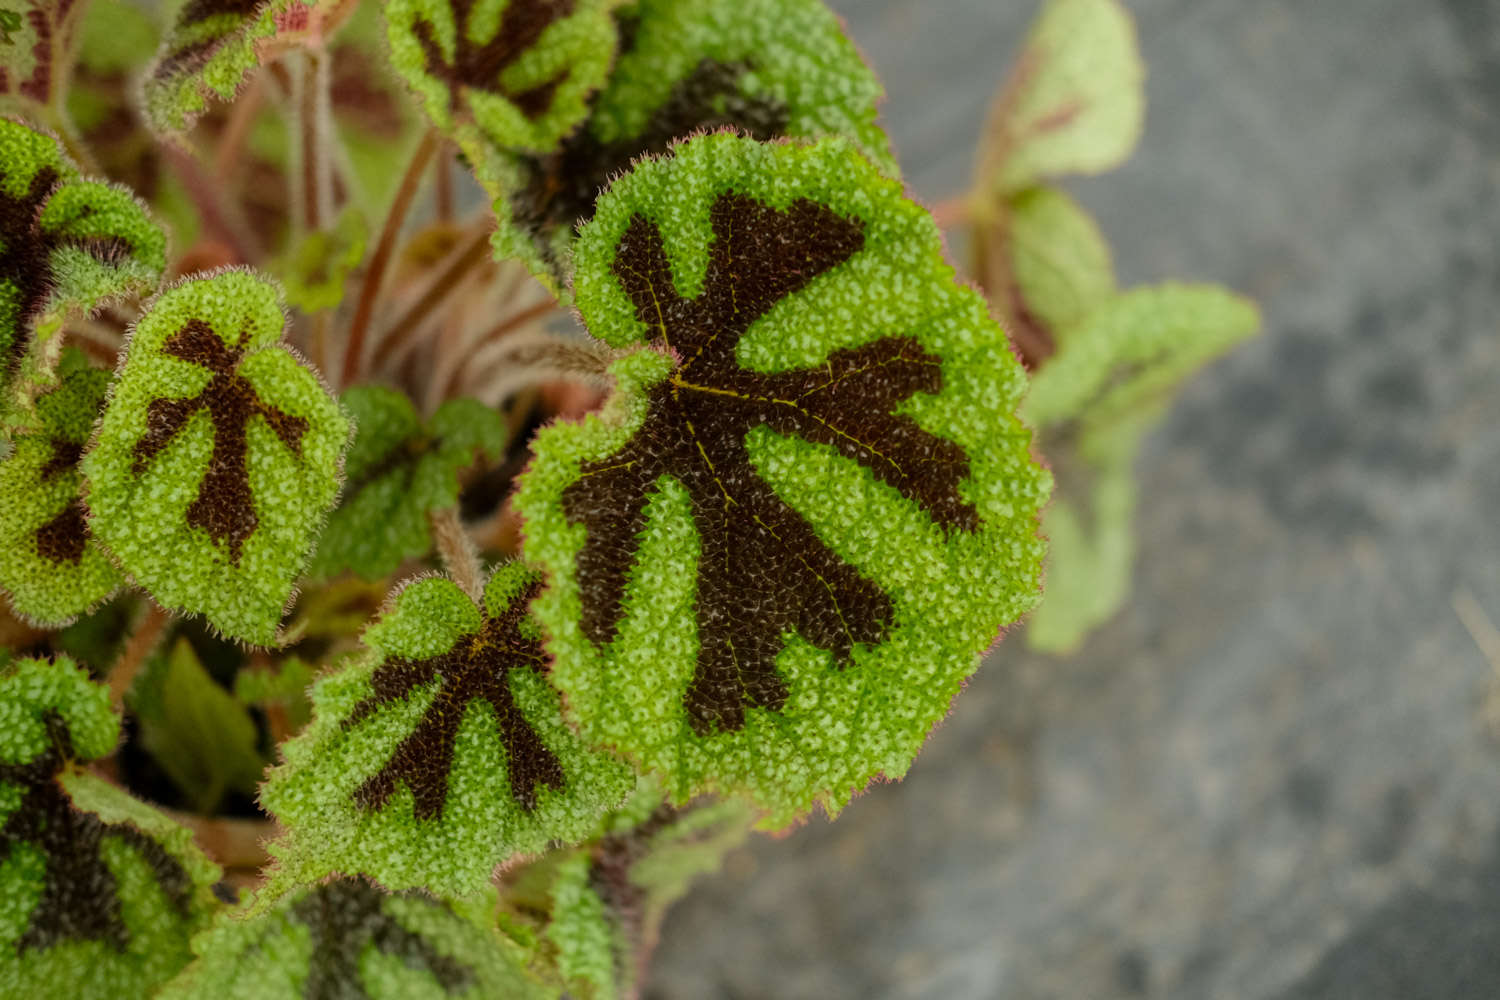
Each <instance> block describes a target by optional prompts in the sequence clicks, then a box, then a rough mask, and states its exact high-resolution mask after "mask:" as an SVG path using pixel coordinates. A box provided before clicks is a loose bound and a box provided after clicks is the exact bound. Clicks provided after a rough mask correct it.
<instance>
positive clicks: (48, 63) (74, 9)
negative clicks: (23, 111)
mask: <svg viewBox="0 0 1500 1000" xmlns="http://www.w3.org/2000/svg"><path fill="white" fill-rule="evenodd" d="M11 2H12V3H15V4H16V6H17V8H18V9H12V10H0V35H3V36H4V37H3V41H0V45H4V46H5V50H6V51H5V53H4V56H5V58H4V59H3V60H0V101H3V100H5V99H6V98H16V99H20V100H21V101H24V102H26V103H27V104H29V105H30V106H29V107H28V108H27V110H28V111H32V112H36V113H39V114H43V115H45V114H47V112H49V111H51V109H53V108H55V107H56V106H57V105H58V104H59V103H61V102H60V100H59V90H60V89H62V88H63V87H65V86H66V81H67V74H68V70H69V68H70V65H71V61H72V53H73V50H74V47H75V45H76V41H77V32H78V18H79V14H80V13H81V12H82V11H83V10H84V8H86V7H87V6H88V4H87V3H85V2H81V0H11Z"/></svg>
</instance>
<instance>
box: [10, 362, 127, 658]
mask: <svg viewBox="0 0 1500 1000" xmlns="http://www.w3.org/2000/svg"><path fill="white" fill-rule="evenodd" d="M59 369H60V372H61V373H62V377H61V383H60V384H59V385H58V387H57V388H55V389H53V390H52V391H51V392H49V393H47V394H46V395H44V396H42V397H41V398H40V399H39V400H38V401H37V406H36V417H37V419H36V426H35V428H34V429H33V430H31V431H29V432H27V433H22V434H19V435H18V436H17V437H16V438H15V440H14V442H13V448H12V451H11V453H10V454H9V455H8V456H6V457H5V458H4V459H0V510H3V511H4V514H3V516H0V587H3V588H5V590H6V591H7V592H8V593H9V594H10V603H11V607H12V608H13V609H14V610H15V612H16V613H17V614H19V615H21V616H22V617H24V618H26V619H28V620H30V621H34V622H37V623H38V624H41V625H43V626H46V627H48V628H58V627H61V626H63V625H66V624H68V623H69V622H70V621H72V620H73V619H74V618H77V617H78V616H79V615H81V614H83V613H84V612H86V611H88V610H89V609H90V608H92V607H93V606H94V605H96V604H98V603H99V602H100V601H102V600H104V598H106V597H108V596H109V595H110V594H111V593H113V592H114V590H115V588H116V587H118V586H119V585H120V582H121V578H120V573H119V571H118V570H116V569H115V567H114V564H113V563H111V562H110V561H109V559H108V558H107V557H106V556H105V554H104V551H103V550H102V549H101V548H100V547H99V545H98V543H96V542H95V541H94V540H93V538H92V537H91V536H90V534H89V529H88V523H87V521H86V520H85V518H84V509H83V501H82V499H81V497H80V492H81V490H82V486H83V477H82V474H81V473H80V472H79V471H78V462H79V459H80V458H81V457H82V455H83V448H84V445H85V444H87V443H88V439H89V434H90V433H91V432H92V431H93V428H94V421H95V420H96V419H97V418H98V416H99V411H100V410H101V409H102V407H103V403H104V394H105V391H106V389H107V388H108V386H109V379H110V375H109V372H105V371H100V370H99V369H97V368H91V367H89V365H88V362H87V361H86V360H85V359H84V358H83V356H82V355H81V354H80V353H78V352H76V351H73V350H72V349H69V351H68V352H66V353H65V354H64V355H63V360H62V362H61V364H60V366H59Z"/></svg>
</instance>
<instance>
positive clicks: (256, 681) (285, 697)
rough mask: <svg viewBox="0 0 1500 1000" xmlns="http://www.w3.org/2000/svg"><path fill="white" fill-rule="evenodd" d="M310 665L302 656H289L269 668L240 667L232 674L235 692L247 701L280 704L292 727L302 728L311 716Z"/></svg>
mask: <svg viewBox="0 0 1500 1000" xmlns="http://www.w3.org/2000/svg"><path fill="white" fill-rule="evenodd" d="M312 682H313V668H312V666H311V665H310V664H308V663H307V662H306V661H305V660H303V659H301V658H300V657H296V656H289V657H287V658H286V659H285V660H282V661H281V662H280V663H278V664H277V665H276V666H274V667H273V668H271V669H269V670H255V669H251V670H241V671H239V672H238V673H237V674H235V676H234V696H235V697H236V698H238V699H239V700H240V701H242V702H244V703H245V704H247V705H256V706H259V707H260V708H275V707H279V708H281V709H283V710H284V711H285V712H286V720H287V725H288V726H289V727H290V729H291V731H292V732H294V733H296V732H301V730H302V728H303V727H304V726H306V725H307V723H308V720H310V719H311V718H312V702H311V700H310V699H309V697H308V688H310V687H312Z"/></svg>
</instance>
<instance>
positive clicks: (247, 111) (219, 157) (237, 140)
mask: <svg viewBox="0 0 1500 1000" xmlns="http://www.w3.org/2000/svg"><path fill="white" fill-rule="evenodd" d="M265 96H266V83H265V78H264V77H262V76H261V75H260V74H259V73H256V74H254V75H252V76H251V77H250V82H249V83H247V84H246V85H245V89H244V90H242V91H240V93H239V96H237V97H236V98H235V99H234V103H233V104H231V105H230V109H229V121H228V122H226V123H225V125H224V132H223V134H222V135H220V136H219V145H218V146H217V147H216V148H215V149H214V176H215V177H219V178H224V177H229V176H230V175H232V174H233V173H234V172H235V167H236V166H238V165H239V162H240V159H241V157H242V156H243V154H244V150H245V141H246V140H247V139H248V138H249V137H250V126H252V125H254V124H255V116H256V115H257V114H259V113H260V109H261V105H262V104H264V102H265Z"/></svg>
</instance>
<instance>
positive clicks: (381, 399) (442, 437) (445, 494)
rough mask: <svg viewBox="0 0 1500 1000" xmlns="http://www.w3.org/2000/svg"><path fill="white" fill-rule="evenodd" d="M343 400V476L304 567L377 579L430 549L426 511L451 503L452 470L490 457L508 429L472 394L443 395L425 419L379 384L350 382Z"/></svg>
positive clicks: (456, 474) (318, 573)
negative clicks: (347, 424)
mask: <svg viewBox="0 0 1500 1000" xmlns="http://www.w3.org/2000/svg"><path fill="white" fill-rule="evenodd" d="M343 403H344V408H345V409H346V410H347V411H348V413H349V415H350V416H351V417H352V418H353V419H354V423H355V427H356V428H357V429H356V431H355V436H354V443H353V444H352V445H351V446H350V448H349V454H348V456H347V457H346V459H345V462H344V469H345V472H346V474H347V476H348V481H347V482H346V483H345V486H344V492H343V496H342V498H341V500H340V502H339V507H338V509H337V510H336V511H334V512H333V514H332V515H331V516H330V517H329V519H328V526H327V527H326V528H324V529H323V533H322V535H321V536H320V537H319V540H318V551H317V554H316V555H314V556H313V560H312V563H311V565H310V566H309V567H308V573H309V574H310V575H311V576H313V577H327V576H331V575H333V574H335V573H337V572H339V571H340V570H343V569H351V570H353V571H354V572H355V573H357V574H358V575H359V576H361V577H363V578H364V579H367V580H378V579H380V578H382V577H385V576H389V575H390V574H391V573H393V572H395V571H396V569H397V567H399V566H400V565H401V563H402V561H404V560H406V559H413V558H418V557H420V556H423V555H426V554H427V553H428V552H429V551H431V549H432V527H431V522H430V521H429V520H428V515H429V514H430V513H431V512H433V511H439V510H445V509H447V508H449V507H452V506H453V505H454V504H455V503H457V502H458V493H459V487H460V485H461V483H460V475H461V474H462V473H463V471H464V470H465V469H468V468H469V467H470V466H472V465H474V464H475V463H476V462H478V461H491V462H493V461H497V460H498V459H499V458H500V455H501V452H502V451H503V449H504V448H505V442H506V438H507V436H508V435H507V431H506V426H505V420H504V418H503V417H501V415H500V414H499V413H498V412H496V411H495V410H492V409H490V408H489V407H487V406H485V405H484V404H482V403H479V402H476V401H475V400H472V399H455V400H450V401H448V402H446V403H444V404H443V405H442V406H440V407H439V408H438V410H437V412H436V413H434V414H433V415H432V418H431V419H430V420H428V421H426V422H424V421H423V420H422V419H421V417H420V416H418V414H417V411H416V408H415V407H414V406H412V404H411V401H410V400H409V399H407V398H406V396H404V395H403V394H401V393H399V392H397V391H396V390H394V389H388V388H385V387H384V386H374V385H368V386H355V387H354V388H352V389H349V390H348V391H347V392H345V393H344V395H343Z"/></svg>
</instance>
